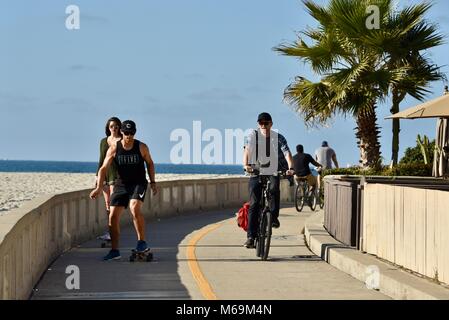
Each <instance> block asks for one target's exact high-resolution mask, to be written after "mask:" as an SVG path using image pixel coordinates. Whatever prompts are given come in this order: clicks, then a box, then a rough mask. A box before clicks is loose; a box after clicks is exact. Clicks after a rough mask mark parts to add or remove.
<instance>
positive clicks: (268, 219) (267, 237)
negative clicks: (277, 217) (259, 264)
mask: <svg viewBox="0 0 449 320" xmlns="http://www.w3.org/2000/svg"><path fill="white" fill-rule="evenodd" d="M264 220H265V223H264V229H262V230H263V232H262V233H263V242H262V243H261V245H262V247H263V251H262V255H261V258H262V260H264V261H265V260H267V259H268V253H269V252H270V244H271V233H272V226H271V224H272V222H273V217H272V215H271V212H270V211H268V210H267V211H266V212H265V214H264Z"/></svg>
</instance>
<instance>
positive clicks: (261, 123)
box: [259, 121, 271, 126]
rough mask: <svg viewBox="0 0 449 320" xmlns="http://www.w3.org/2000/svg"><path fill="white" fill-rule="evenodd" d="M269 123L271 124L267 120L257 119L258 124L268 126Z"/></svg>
mask: <svg viewBox="0 0 449 320" xmlns="http://www.w3.org/2000/svg"><path fill="white" fill-rule="evenodd" d="M270 124H271V122H269V121H259V125H260V126H269V125H270Z"/></svg>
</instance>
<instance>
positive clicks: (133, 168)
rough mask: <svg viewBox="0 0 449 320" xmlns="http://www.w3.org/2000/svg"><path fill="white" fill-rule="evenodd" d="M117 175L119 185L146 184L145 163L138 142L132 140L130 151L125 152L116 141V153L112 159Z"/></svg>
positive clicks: (120, 143)
mask: <svg viewBox="0 0 449 320" xmlns="http://www.w3.org/2000/svg"><path fill="white" fill-rule="evenodd" d="M114 161H115V164H116V165H117V171H118V175H119V183H120V182H122V183H124V184H143V183H147V178H146V173H145V161H144V159H143V157H142V155H141V154H140V141H139V140H134V145H133V147H132V149H131V150H125V148H123V145H122V142H121V141H117V152H116V154H115V158H114Z"/></svg>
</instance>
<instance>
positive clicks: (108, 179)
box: [96, 137, 118, 185]
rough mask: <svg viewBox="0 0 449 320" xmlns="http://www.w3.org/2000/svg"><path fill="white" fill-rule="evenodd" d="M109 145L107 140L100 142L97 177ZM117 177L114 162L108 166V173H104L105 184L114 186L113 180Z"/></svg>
mask: <svg viewBox="0 0 449 320" xmlns="http://www.w3.org/2000/svg"><path fill="white" fill-rule="evenodd" d="M108 149H109V145H108V138H107V137H106V138H103V139H102V140H101V142H100V160H99V161H98V168H97V174H96V175H97V176H98V171H99V170H100V168H101V166H102V165H103V162H104V159H105V158H106V153H107V152H108ZM117 177H118V173H117V167H116V165H115V162H112V163H111V165H110V166H109V169H108V172H106V180H105V181H106V182H107V183H108V184H109V185H111V184H114V182H115V180H116V179H117Z"/></svg>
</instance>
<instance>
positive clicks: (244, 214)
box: [237, 202, 249, 231]
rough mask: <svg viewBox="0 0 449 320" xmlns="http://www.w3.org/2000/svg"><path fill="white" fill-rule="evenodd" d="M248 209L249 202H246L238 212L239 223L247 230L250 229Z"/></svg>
mask: <svg viewBox="0 0 449 320" xmlns="http://www.w3.org/2000/svg"><path fill="white" fill-rule="evenodd" d="M248 210H249V202H245V203H244V204H243V207H241V208H240V209H239V212H238V213H237V225H238V226H239V227H240V228H242V229H243V230H245V231H247V230H248Z"/></svg>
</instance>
